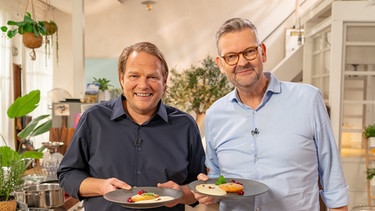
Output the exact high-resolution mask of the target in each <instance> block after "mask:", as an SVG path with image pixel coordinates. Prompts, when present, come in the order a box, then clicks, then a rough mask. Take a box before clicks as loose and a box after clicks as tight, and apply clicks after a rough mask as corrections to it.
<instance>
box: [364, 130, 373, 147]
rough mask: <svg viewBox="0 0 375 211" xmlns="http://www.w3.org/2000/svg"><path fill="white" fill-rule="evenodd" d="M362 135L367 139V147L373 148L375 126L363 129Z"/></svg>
mask: <svg viewBox="0 0 375 211" xmlns="http://www.w3.org/2000/svg"><path fill="white" fill-rule="evenodd" d="M363 135H364V136H365V137H366V138H367V141H368V146H369V147H375V124H372V125H368V126H367V127H365V129H364V130H363Z"/></svg>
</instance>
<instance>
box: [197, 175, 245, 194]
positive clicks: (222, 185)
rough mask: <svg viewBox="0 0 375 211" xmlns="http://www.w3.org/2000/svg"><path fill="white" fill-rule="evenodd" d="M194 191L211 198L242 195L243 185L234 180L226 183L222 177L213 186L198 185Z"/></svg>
mask: <svg viewBox="0 0 375 211" xmlns="http://www.w3.org/2000/svg"><path fill="white" fill-rule="evenodd" d="M195 189H196V190H197V191H198V192H200V193H203V194H208V195H212V196H224V195H226V194H227V193H237V194H239V195H243V194H244V186H243V184H241V183H240V182H237V181H235V180H231V181H230V182H227V181H226V180H225V178H224V176H222V175H221V176H220V177H219V178H218V179H217V182H216V183H215V184H199V185H197V186H196V187H195Z"/></svg>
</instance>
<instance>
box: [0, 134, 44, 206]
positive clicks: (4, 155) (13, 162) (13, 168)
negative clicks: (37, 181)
mask: <svg viewBox="0 0 375 211" xmlns="http://www.w3.org/2000/svg"><path fill="white" fill-rule="evenodd" d="M1 138H2V139H3V136H1ZM3 141H4V139H3ZM4 142H5V141H4ZM42 157H43V153H42V152H39V151H25V152H23V153H22V154H21V155H19V154H18V152H17V151H15V150H13V149H11V148H10V147H9V146H2V147H0V210H9V211H15V210H16V208H17V202H16V199H15V197H14V195H13V194H14V191H16V190H18V189H20V188H21V187H22V186H23V183H24V181H23V174H24V172H25V171H26V169H27V167H28V165H29V164H30V163H31V162H30V161H34V159H39V158H42ZM2 206H3V208H2Z"/></svg>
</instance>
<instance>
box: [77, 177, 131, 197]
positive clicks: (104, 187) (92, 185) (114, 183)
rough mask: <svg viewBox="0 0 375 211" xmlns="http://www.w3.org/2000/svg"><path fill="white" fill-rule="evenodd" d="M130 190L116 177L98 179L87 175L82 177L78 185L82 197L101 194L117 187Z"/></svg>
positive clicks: (129, 187) (128, 186)
mask: <svg viewBox="0 0 375 211" xmlns="http://www.w3.org/2000/svg"><path fill="white" fill-rule="evenodd" d="M121 188H122V189H125V190H131V189H132V187H131V186H130V185H128V184H127V183H125V182H123V181H121V180H118V179H116V178H110V179H98V178H92V177H88V178H86V179H84V180H83V181H82V183H81V185H80V187H79V193H80V195H81V196H83V197H91V196H102V195H104V194H106V193H108V192H111V191H114V190H117V189H121Z"/></svg>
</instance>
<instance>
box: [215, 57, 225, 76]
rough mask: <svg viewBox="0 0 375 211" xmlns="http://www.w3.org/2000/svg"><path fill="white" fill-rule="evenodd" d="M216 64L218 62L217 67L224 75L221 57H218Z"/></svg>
mask: <svg viewBox="0 0 375 211" xmlns="http://www.w3.org/2000/svg"><path fill="white" fill-rule="evenodd" d="M215 62H216V65H217V66H218V67H219V69H220V72H221V73H223V74H224V67H223V64H222V63H221V59H220V56H216V59H215Z"/></svg>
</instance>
